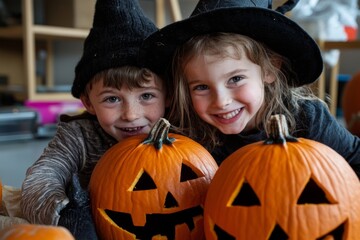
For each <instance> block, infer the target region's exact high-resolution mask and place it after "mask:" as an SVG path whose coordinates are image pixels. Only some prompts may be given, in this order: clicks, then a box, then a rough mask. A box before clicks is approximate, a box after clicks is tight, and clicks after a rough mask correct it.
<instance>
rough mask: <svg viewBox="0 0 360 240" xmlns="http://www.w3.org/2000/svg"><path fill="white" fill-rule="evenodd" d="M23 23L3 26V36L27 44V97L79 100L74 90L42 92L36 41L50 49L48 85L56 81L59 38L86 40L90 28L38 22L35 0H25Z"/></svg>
mask: <svg viewBox="0 0 360 240" xmlns="http://www.w3.org/2000/svg"><path fill="white" fill-rule="evenodd" d="M21 4H22V25H21V26H9V27H2V28H0V38H1V39H18V40H22V45H23V52H22V58H23V68H24V69H23V72H24V76H23V77H24V82H25V83H26V84H25V86H26V94H25V95H26V99H27V100H30V101H38V100H39V101H42V100H44V101H66V100H75V99H74V98H73V97H72V96H71V94H70V92H38V91H37V82H36V70H35V69H36V42H37V41H39V40H41V41H43V42H45V48H46V52H47V57H46V64H45V66H46V67H45V82H46V86H53V85H54V77H53V76H54V75H53V73H54V72H53V60H54V55H53V49H52V43H53V41H55V40H76V39H77V40H84V39H85V38H86V36H87V35H88V33H89V29H77V28H71V27H57V26H50V25H37V24H34V2H33V0H22V2H21Z"/></svg>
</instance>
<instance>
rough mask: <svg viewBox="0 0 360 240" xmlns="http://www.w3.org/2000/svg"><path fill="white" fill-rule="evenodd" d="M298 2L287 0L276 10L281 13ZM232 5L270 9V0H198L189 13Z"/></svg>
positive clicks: (193, 14)
mask: <svg viewBox="0 0 360 240" xmlns="http://www.w3.org/2000/svg"><path fill="white" fill-rule="evenodd" d="M298 2H299V0H288V1H286V2H285V3H284V4H283V5H282V6H280V7H278V8H277V9H276V11H278V12H281V13H285V12H288V11H290V10H291V9H293V8H294V7H295V5H296V4H297V3H298ZM234 7H260V8H267V9H272V0H200V1H199V2H198V4H197V5H196V7H195V9H194V11H193V12H192V13H191V16H195V15H198V14H200V13H204V12H209V11H212V10H215V9H220V8H234Z"/></svg>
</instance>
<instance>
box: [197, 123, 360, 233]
mask: <svg viewBox="0 0 360 240" xmlns="http://www.w3.org/2000/svg"><path fill="white" fill-rule="evenodd" d="M276 119H277V120H276ZM280 119H282V120H280ZM279 122H280V123H281V124H278V123H279ZM283 123H286V120H285V119H284V118H282V117H281V118H279V116H275V117H273V120H272V123H271V125H270V126H271V129H272V132H271V133H270V138H269V139H268V140H266V141H265V142H257V143H254V144H250V145H247V146H245V147H243V148H240V149H238V150H237V151H236V152H234V153H233V154H231V155H230V156H229V157H228V158H227V159H225V161H223V163H222V164H221V165H220V167H219V169H218V171H217V172H216V174H215V176H214V178H213V180H212V182H211V184H210V186H209V189H208V193H207V197H206V201H205V207H204V230H205V236H206V239H208V240H211V239H256V240H265V239H266V240H267V239H276V240H282V239H297V240H309V239H314V240H315V239H341V240H345V239H352V240H356V239H359V236H360V201H359V199H360V182H359V180H358V178H357V176H356V174H355V173H354V171H353V170H352V169H351V167H350V166H349V165H348V163H347V162H346V161H345V160H344V159H343V158H342V157H341V156H340V155H339V154H337V153H336V152H335V151H333V150H332V149H330V148H329V147H327V146H326V145H324V144H321V143H318V142H315V141H312V140H308V139H304V138H298V139H296V138H293V137H291V136H290V135H288V133H287V127H284V126H283V125H282V124H283ZM277 124H278V125H277Z"/></svg>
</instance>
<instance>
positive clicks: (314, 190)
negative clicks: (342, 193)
mask: <svg viewBox="0 0 360 240" xmlns="http://www.w3.org/2000/svg"><path fill="white" fill-rule="evenodd" d="M297 204H331V201H330V200H329V199H328V198H327V197H326V194H325V192H324V190H323V189H322V188H321V187H320V186H319V185H318V184H317V183H316V182H315V181H314V180H313V179H312V178H310V180H309V181H308V182H307V184H306V186H305V188H304V190H303V191H302V193H301V195H300V197H299V199H298V201H297Z"/></svg>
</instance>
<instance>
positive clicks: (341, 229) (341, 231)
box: [316, 221, 347, 240]
mask: <svg viewBox="0 0 360 240" xmlns="http://www.w3.org/2000/svg"><path fill="white" fill-rule="evenodd" d="M346 224H347V221H345V222H344V223H342V224H340V226H338V227H337V228H335V229H334V230H332V231H331V232H329V233H327V234H325V235H324V236H322V237H319V238H317V239H316V240H326V239H334V240H341V239H344V238H345V237H344V236H345V235H346V234H345V228H346V226H345V225H346Z"/></svg>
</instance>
